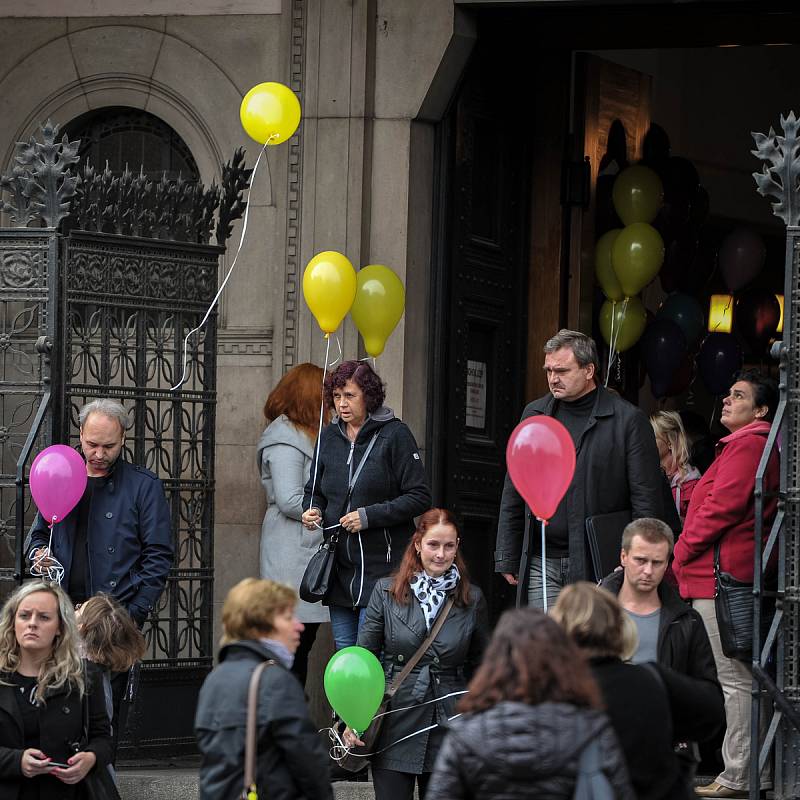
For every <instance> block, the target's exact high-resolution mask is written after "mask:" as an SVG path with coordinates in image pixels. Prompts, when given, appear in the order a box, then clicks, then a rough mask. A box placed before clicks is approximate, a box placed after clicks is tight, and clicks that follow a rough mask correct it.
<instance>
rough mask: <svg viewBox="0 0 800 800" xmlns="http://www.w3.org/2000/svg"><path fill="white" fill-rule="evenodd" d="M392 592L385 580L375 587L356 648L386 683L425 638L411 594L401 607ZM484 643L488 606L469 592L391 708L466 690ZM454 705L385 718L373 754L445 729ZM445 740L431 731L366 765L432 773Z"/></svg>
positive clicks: (438, 704)
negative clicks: (369, 655)
mask: <svg viewBox="0 0 800 800" xmlns="http://www.w3.org/2000/svg"><path fill="white" fill-rule="evenodd" d="M390 586H391V579H390V578H383V579H381V580H380V581H378V582H377V583H376V584H375V589H374V590H373V592H372V597H371V598H370V601H369V606H368V607H367V612H366V618H365V619H364V624H363V625H362V626H361V630H360V631H359V634H358V644H359V645H360V646H361V647H366V648H367V650H371V651H372V652H373V653H375V655H376V656H378V657H379V658H381V660H382V663H383V667H384V671H385V674H386V681H387V683H388V682H389V681H390V680H391V679H392V678H393V677H394V676H395V675H397V674H398V673H399V672H401V671H402V669H403V666H404V665H405V663H406V662H407V661H408V659H409V658H411V656H413V655H414V653H416V652H417V650H418V649H419V646H420V645H421V644H422V643H423V642H424V641H425V639H426V638H427V636H428V631H427V629H426V627H425V617H424V616H423V613H422V609H421V608H420V605H419V602H418V600H417V598H416V597H415V596H414V594H413V593H410V600H409V602H408V604H407V605H400V604H399V603H398V602H396V601H395V599H394V598H393V597H392V595H391V594H390V593H389V588H390ZM488 638H489V619H488V614H487V610H486V601H485V600H484V597H483V592H481V590H480V589H479V588H478V587H477V586H472V587H471V588H470V599H469V605H468V606H466V607H460V606H458V605H454V606H453V608H452V609H451V610H450V613H449V615H448V617H447V619H446V620H445V622H444V625H442V629H441V630H440V631H439V633H438V634H437V636H436V639H434V641H433V644H431V646H430V648H429V649H428V650H427V652H426V653H425V654H424V655H423V656H422V658H421V659H420V660H419V663H418V664H417V666H416V667H415V668H414V669H413V670H412V672H411V674H410V675H409V676H408V677H407V678H406V679H405V681H404V682H403V684H402V686H401V687H400V689H399V690H398V691H397V694H395V696H394V698H393V700H392V702H391V704H390V708H405V707H407V706H414V705H417V704H419V703H424V702H425V701H426V700H431V699H433V698H435V697H444V695H446V694H449V693H450V692H459V691H462V690H463V689H466V686H467V682H468V680H469V679H470V677H471V675H472V672H473V670H474V669H475V667H477V665H478V663H479V662H480V660H481V656H482V655H483V651H484V649H485V648H486V643H487V641H488ZM458 699H459V698H458V697H449V698H447V699H446V700H441V701H439V702H436V703H428V705H424V706H420V707H419V708H414V709H412V710H409V711H399V712H397V713H396V714H389V716H387V717H386V718H385V721H384V723H383V726H382V727H381V732H380V735H379V737H378V740H377V742H376V743H375V748H374V749H375V750H376V751H377V750H381V749H382V748H384V747H387V746H388V745H391V744H392V743H393V742H396V741H397V740H398V739H401V738H402V737H403V736H406V735H407V734H409V733H413V732H414V731H418V730H421V729H422V728H426V727H428V726H429V725H433V724H435V723H439V724H440V725H441V724H443V723H445V722H446V721H447V719H448V717H451V716H453V715H454V714H455V706H456V703H457V702H458ZM443 735H444V731H443V729H442V728H434V729H433V730H431V731H427V732H425V733H421V734H419V735H418V736H414V737H412V738H411V739H407V740H406V741H404V742H401V743H400V744H396V745H394V746H392V747H389V749H388V750H386V752H384V753H381V754H380V755H378V756H376V757H375V758H372V759H370V760H371V762H372V764H373V766H375V767H378V768H379V769H391V770H396V771H397V772H411V773H415V774H420V773H423V772H430V771H431V770H432V769H433V762H434V761H435V759H436V754H437V753H438V751H439V747H440V745H441V741H442V737H443Z"/></svg>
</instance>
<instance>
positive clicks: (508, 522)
mask: <svg viewBox="0 0 800 800" xmlns="http://www.w3.org/2000/svg"><path fill="white" fill-rule="evenodd" d="M557 402H558V401H557V400H556V399H555V398H554V397H553V395H551V394H547V395H545V396H544V397H540V398H539V399H538V400H534V401H533V402H532V403H528V405H527V406H526V407H525V410H524V411H523V412H522V419H523V420H524V419H527V418H528V417H533V416H536V415H538V414H545V415H547V416H553V415H554V413H555V411H556V407H557ZM576 453H577V463H576V466H575V476H574V478H573V479H572V483H571V484H570V487H569V489H568V490H567V494H566V495H565V500H566V504H567V528H568V531H569V582H570V583H572V582H574V581H582V580H587V579H591V560H590V559H588V558H587V548H586V519H587V517H591V516H594V515H597V514H610V513H612V512H615V511H626V510H628V509H630V512H631V516H632V518H633V519H637V518H638V517H656V518H657V519H664V518H665V509H664V495H665V493H666V488H665V486H664V483H665V481H664V477H663V474H662V471H661V467H660V465H659V461H658V448H657V447H656V439H655V434H654V433H653V429H652V427H651V426H650V423H649V422H648V420H647V417H646V416H645V415H644V413H643V412H642V411H640V410H639V409H638V408H636V406H634V405H631V404H630V403H629V402H627V401H626V400H623V399H622V398H621V397H618V396H616V395H614V394H612V393H611V392H609V391H607V390H606V389H604V388H603V387H602V386H598V388H597V400H596V401H595V406H594V409H593V410H592V413H591V415H590V416H589V420H588V422H587V424H586V429H585V430H584V432H583V434H582V435H581V437H580V439H579V440H578V445H577V447H576ZM544 467H545V465H534V468H537V469H541V468H544ZM667 496H669V495H667ZM526 513H527V514H529V513H530V511H529V510H528V509H527V507H526V506H525V502H524V501H523V499H522V498H521V497H520V495H519V494H518V492H517V490H516V489H515V488H514V484H513V483H512V482H511V479H510V478H509V476H508V474H506V480H505V485H504V487H503V497H502V500H501V502H500V518H499V521H498V525H497V550H496V552H495V572H508V573H512V574H514V575H518V574H519V572H520V562H521V559H522V539H523V534H524V531H525V514H526Z"/></svg>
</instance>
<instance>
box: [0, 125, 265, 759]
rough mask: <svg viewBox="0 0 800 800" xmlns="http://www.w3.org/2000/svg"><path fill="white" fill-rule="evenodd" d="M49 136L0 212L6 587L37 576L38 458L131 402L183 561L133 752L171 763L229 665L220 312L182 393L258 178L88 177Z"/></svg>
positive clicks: (35, 148)
mask: <svg viewBox="0 0 800 800" xmlns="http://www.w3.org/2000/svg"><path fill="white" fill-rule="evenodd" d="M41 133H42V141H41V142H39V141H35V140H34V139H31V140H30V141H29V142H24V143H20V144H19V145H18V147H17V157H16V164H15V166H14V168H13V169H12V171H11V173H10V174H9V175H6V176H3V177H2V178H0V189H2V190H4V191H5V195H6V198H7V199H6V200H5V201H4V202H3V203H2V206H0V208H1V209H2V210H3V211H4V212H5V213H6V214H8V215H9V216H10V218H11V221H12V222H13V223H14V224H15V225H16V226H17V227H14V228H11V229H6V230H3V229H0V385H1V386H2V390H3V393H2V406H1V407H0V411H1V412H2V415H1V416H0V424H2V427H0V457H1V458H2V475H0V514H2V518H1V519H2V522H1V523H0V524H2V528H1V529H0V534H1V535H2V538H3V541H2V542H0V578H5V580H6V582H7V583H9V584H13V581H15V580H16V581H18V580H21V579H22V578H23V576H24V570H23V536H22V532H23V531H24V530H25V527H26V525H28V524H29V523H30V521H31V520H32V517H33V513H34V511H35V509H33V508H31V503H30V498H29V496H28V494H27V491H26V483H27V473H26V469H27V466H26V465H27V462H28V459H29V457H30V455H31V451H33V452H35V451H37V450H39V449H41V448H42V447H44V446H46V445H47V444H49V443H50V442H51V441H59V442H64V443H72V444H75V445H76V446H77V443H78V411H79V409H80V407H81V406H82V405H84V404H85V403H86V402H88V401H89V400H91V399H94V398H97V397H113V398H115V399H118V400H120V401H122V402H123V403H124V404H125V405H126V407H128V408H129V410H130V414H131V428H130V430H129V433H128V436H127V438H126V448H125V453H124V457H125V458H126V459H128V460H130V461H132V462H133V463H136V464H141V465H143V466H145V467H147V468H148V469H150V470H152V471H153V472H155V473H156V474H157V475H158V476H159V477H160V478H161V479H162V481H163V483H164V487H165V491H166V494H167V498H168V500H169V503H170V508H171V513H172V530H173V537H174V544H175V554H176V555H175V563H174V566H173V568H172V570H171V571H170V575H169V578H168V581H167V588H166V590H165V591H164V593H163V595H162V596H161V599H160V601H159V603H158V606H157V608H156V609H155V610H154V612H153V614H152V616H151V618H150V619H149V620H148V621H147V623H146V625H145V628H144V633H145V637H146V640H147V645H148V651H147V655H146V657H145V660H144V662H143V665H142V670H141V691H140V694H139V698H138V700H137V703H136V706H135V710H134V713H133V715H132V719H130V720H129V726H128V737H127V740H126V739H125V738H124V736H123V744H122V748H123V753H125V752H126V750H127V753H128V754H129V755H137V756H141V755H161V754H164V753H166V754H168V755H170V756H171V755H174V754H176V753H178V752H180V751H182V750H184V751H185V750H192V749H194V746H195V745H194V736H193V731H192V725H193V716H194V706H195V700H196V696H197V691H198V689H199V687H200V684H201V683H202V680H203V678H204V677H205V675H206V674H207V672H208V671H209V670H210V668H211V664H212V658H213V642H212V636H213V619H212V608H213V603H212V601H213V574H214V539H213V522H214V413H215V405H216V316H215V315H214V314H212V315H211V316H210V318H209V319H208V322H207V324H206V325H205V327H204V328H203V329H202V331H200V332H199V333H196V334H194V335H193V336H192V337H191V338H190V340H189V349H188V361H187V374H186V380H185V382H184V383H182V385H181V386H180V387H179V388H178V389H176V390H175V391H173V390H172V387H173V386H175V385H176V384H178V383H179V381H180V379H181V377H182V375H183V372H184V363H183V341H184V338H185V337H186V336H187V334H188V333H189V332H190V331H192V330H194V329H195V328H196V327H197V326H198V325H199V323H200V321H201V320H202V318H203V316H204V315H205V313H206V310H207V309H208V306H209V304H210V303H211V301H212V299H213V297H214V295H215V293H216V291H217V265H218V261H219V256H220V255H221V254H222V253H223V252H224V244H225V241H226V240H227V238H228V237H229V236H230V233H231V226H232V223H233V221H234V220H236V219H237V218H238V217H240V216H241V215H242V213H243V211H244V207H245V206H244V202H243V200H242V194H243V191H244V190H245V189H246V188H247V186H248V184H249V178H250V170H247V169H245V168H244V164H243V153H242V152H241V151H237V152H236V153H235V154H234V157H233V159H232V160H231V162H229V163H228V164H227V165H225V166H224V167H223V169H222V183H221V185H220V186H219V187H217V186H215V185H213V184H212V186H211V187H210V188H209V189H207V190H206V189H204V187H203V186H202V185H201V184H198V183H188V182H185V181H182V180H180V179H178V180H175V181H169V180H167V179H166V178H164V179H163V180H161V181H160V182H159V183H153V182H151V181H149V180H147V178H146V177H145V176H144V175H143V174H142V173H141V172H140V173H139V174H138V175H135V174H134V173H131V172H130V171H129V170H128V169H126V170H125V171H124V172H123V173H122V174H120V175H116V174H113V173H112V172H110V171H109V170H108V169H106V170H105V171H103V172H98V171H96V170H95V169H94V168H93V167H92V166H91V165H86V166H84V168H83V170H82V172H81V175H80V176H77V175H76V176H73V175H71V174H70V166H71V165H73V164H74V163H75V162H76V161H77V156H76V154H77V152H78V145H79V143H78V142H69V141H68V140H67V138H66V137H64V138H63V139H62V140H61V141H59V140H58V138H57V135H58V126H55V125H52V124H51V123H49V122H48V123H47V124H46V125H43V126H42V128H41ZM0 199H2V198H0ZM42 222H43V223H44V224H45V225H46V226H47V227H46V228H44V229H38V230H37V229H33V228H31V229H29V228H27V227H26V226H27V225H28V224H30V223H39V224H41V223H42ZM58 225H60V226H61V229H62V232H61V233H60V232H59V231H58V230H57V228H56V226H58ZM215 230H216V240H217V244H215V245H212V244H210V243H209V242H210V239H211V236H212V233H213V232H214V231H215ZM156 237H157V238H156ZM51 349H52V356H51V354H50V351H51ZM51 358H52V363H51ZM51 384H52V391H50V390H51ZM51 395H52V403H51V404H50V405H49V406H48V405H47V403H46V402H45V401H46V399H47V398H49V397H50V396H51ZM37 412H39V413H37ZM39 429H40V430H41V432H38V431H39ZM25 444H27V450H26V447H25ZM12 468H13V469H12ZM12 488H13V493H12ZM18 496H20V497H22V498H23V499H22V501H21V502H20V500H19V499H17V497H18ZM12 520H13V526H12ZM167 708H168V709H169V710H170V713H169V714H164V709H167ZM124 733H125V732H124V731H123V735H124Z"/></svg>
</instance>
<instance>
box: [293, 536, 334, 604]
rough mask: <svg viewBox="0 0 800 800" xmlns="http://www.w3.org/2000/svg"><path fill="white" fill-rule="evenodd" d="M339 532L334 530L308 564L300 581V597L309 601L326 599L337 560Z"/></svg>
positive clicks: (317, 601)
mask: <svg viewBox="0 0 800 800" xmlns="http://www.w3.org/2000/svg"><path fill="white" fill-rule="evenodd" d="M338 541H339V532H338V531H334V532H333V533H332V534H331V535H330V536H329V537H328V538H327V539H325V540H324V541H323V542H322V544H321V545H320V546H319V548H318V549H317V552H316V553H314V555H313V556H311V558H310V559H309V561H308V564H306V569H305V572H304V573H303V578H302V580H301V581H300V597H301V599H303V600H305V601H306V602H307V603H319V602H320V601H322V600H324V599H325V597H326V596H327V594H328V592H329V591H330V588H331V575H332V574H333V565H334V562H335V561H336V543H337V542H338Z"/></svg>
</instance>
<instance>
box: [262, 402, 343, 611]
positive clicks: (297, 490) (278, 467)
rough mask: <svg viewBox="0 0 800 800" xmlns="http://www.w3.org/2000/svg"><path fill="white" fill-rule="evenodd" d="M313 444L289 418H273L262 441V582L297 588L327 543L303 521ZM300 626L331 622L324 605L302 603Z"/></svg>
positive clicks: (300, 605)
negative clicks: (264, 495) (264, 510)
mask: <svg viewBox="0 0 800 800" xmlns="http://www.w3.org/2000/svg"><path fill="white" fill-rule="evenodd" d="M313 455H314V441H313V440H312V439H311V438H310V437H309V436H307V435H306V434H305V433H303V431H302V430H301V429H300V428H298V427H296V426H295V425H294V424H292V422H290V421H289V419H288V418H287V417H285V416H284V415H281V416H279V417H278V418H277V419H274V420H273V421H272V422H271V423H270V424H269V425H268V426H267V428H266V429H265V430H264V432H263V433H262V434H261V438H260V440H259V442H258V456H257V458H258V461H257V463H258V468H259V473H260V475H261V483H262V484H263V486H264V489H265V491H266V493H267V503H268V506H267V513H266V514H265V516H264V522H263V523H262V525H261V577H262V578H270V579H271V580H275V581H281V583H288V584H289V586H293V587H294V588H295V589H297V588H298V587H299V586H300V580H301V579H302V577H303V572H304V571H305V568H306V566H307V565H308V561H309V559H310V558H311V556H312V555H314V553H315V552H316V550H317V548H318V547H319V546H320V543H321V542H322V533H320V532H319V531H308V530H306V529H305V528H304V527H303V525H302V523H301V522H300V517H301V516H302V514H303V493H304V490H305V485H306V481H307V480H308V475H309V469H310V467H311V459H312V458H313ZM297 618H298V619H299V620H300V621H301V622H327V621H328V610H327V609H326V608H325V607H324V606H322V605H321V604H320V603H307V602H305V600H300V601H299V602H298V604H297Z"/></svg>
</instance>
